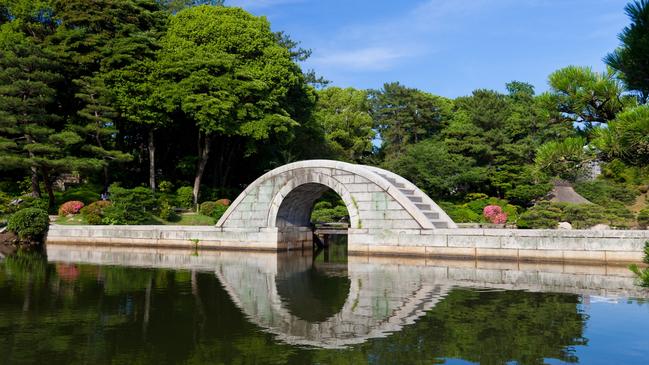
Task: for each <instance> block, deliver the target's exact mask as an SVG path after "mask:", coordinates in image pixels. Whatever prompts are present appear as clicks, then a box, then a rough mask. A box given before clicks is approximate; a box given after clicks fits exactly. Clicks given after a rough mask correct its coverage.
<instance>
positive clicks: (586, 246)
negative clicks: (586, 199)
mask: <svg viewBox="0 0 649 365" xmlns="http://www.w3.org/2000/svg"><path fill="white" fill-rule="evenodd" d="M293 236H295V237H293ZM298 236H299V237H298ZM288 238H289V237H286V235H285V234H284V233H281V232H278V230H277V229H276V228H262V229H258V230H256V231H252V230H244V229H242V230H240V231H239V230H232V229H230V230H226V229H223V228H216V227H209V226H203V227H190V226H62V225H52V226H51V227H50V231H49V233H48V237H47V242H52V243H57V242H58V243H70V244H81V245H111V246H136V247H185V248H191V247H194V246H198V247H200V248H209V249H248V250H273V251H277V250H286V249H301V248H305V247H310V242H311V232H308V231H304V232H302V231H300V232H298V231H295V232H293V233H292V234H291V237H290V240H289V239H288ZM196 240H198V243H197V244H196V243H195V242H196ZM647 240H649V230H647V231H623V230H606V231H590V230H565V231H563V230H516V229H437V230H403V231H399V232H398V233H396V232H395V231H393V230H383V231H381V230H377V229H350V230H349V231H348V245H349V252H350V253H352V254H370V255H372V254H376V255H410V256H429V257H452V258H476V259H477V258H480V259H496V260H519V261H554V262H563V261H567V262H602V263H604V262H606V263H631V262H641V261H642V259H643V249H644V244H645V242H646V241H647ZM289 241H290V242H289Z"/></svg>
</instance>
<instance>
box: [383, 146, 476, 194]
mask: <svg viewBox="0 0 649 365" xmlns="http://www.w3.org/2000/svg"><path fill="white" fill-rule="evenodd" d="M473 165H474V161H473V160H472V159H471V158H469V157H465V156H462V155H459V154H454V153H450V152H449V151H448V150H447V148H446V146H445V145H444V143H442V142H439V141H435V140H432V139H428V140H425V141H422V142H419V143H416V144H413V145H410V146H408V147H407V148H406V149H405V150H404V152H403V153H402V154H400V155H393V156H392V157H390V158H389V159H388V160H387V161H386V162H385V163H384V167H385V168H386V169H388V170H390V171H394V172H395V173H397V174H399V175H401V176H403V177H405V178H406V179H408V180H410V181H412V182H413V183H414V184H415V185H417V186H418V187H420V188H421V189H423V190H424V191H425V192H426V193H427V194H428V195H430V196H431V197H448V196H451V195H453V194H456V193H457V192H458V191H461V190H464V187H465V184H466V183H467V182H468V181H471V180H473V181H475V182H478V181H484V179H483V178H481V177H480V175H481V174H480V172H479V171H478V170H476V169H472V166H473Z"/></svg>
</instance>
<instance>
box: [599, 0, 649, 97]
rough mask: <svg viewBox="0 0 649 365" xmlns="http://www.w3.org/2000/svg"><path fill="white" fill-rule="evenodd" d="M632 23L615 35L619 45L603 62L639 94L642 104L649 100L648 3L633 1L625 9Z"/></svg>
mask: <svg viewBox="0 0 649 365" xmlns="http://www.w3.org/2000/svg"><path fill="white" fill-rule="evenodd" d="M625 11H626V14H627V15H628V17H629V19H631V24H630V25H629V26H627V27H625V28H624V29H623V30H622V33H620V35H619V36H618V37H619V38H620V41H621V42H622V44H621V46H620V47H619V48H618V49H616V50H615V51H613V52H612V53H609V54H608V55H607V56H606V57H605V58H604V62H606V64H608V65H609V66H610V67H612V68H613V69H615V70H616V71H619V72H620V73H621V75H620V76H621V78H622V80H623V81H624V83H625V85H626V87H627V89H629V90H634V91H636V92H637V93H638V96H639V99H640V101H641V102H642V103H646V102H647V100H648V98H649V0H634V1H632V2H630V3H628V4H627V5H626V7H625Z"/></svg>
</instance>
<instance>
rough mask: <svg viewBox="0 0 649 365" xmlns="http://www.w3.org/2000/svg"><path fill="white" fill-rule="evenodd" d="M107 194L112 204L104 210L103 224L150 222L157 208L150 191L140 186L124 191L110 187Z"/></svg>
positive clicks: (114, 186)
mask: <svg viewBox="0 0 649 365" xmlns="http://www.w3.org/2000/svg"><path fill="white" fill-rule="evenodd" d="M109 193H110V200H111V202H112V203H113V204H111V205H110V206H107V207H105V208H104V214H103V215H104V217H103V218H102V222H103V223H104V224H142V223H145V222H147V221H148V220H150V218H151V214H152V213H153V211H154V209H155V208H156V207H157V201H156V199H155V195H154V194H153V192H152V191H151V189H148V188H145V187H142V186H139V187H136V188H133V189H125V188H122V187H120V186H117V185H111V187H110V189H109Z"/></svg>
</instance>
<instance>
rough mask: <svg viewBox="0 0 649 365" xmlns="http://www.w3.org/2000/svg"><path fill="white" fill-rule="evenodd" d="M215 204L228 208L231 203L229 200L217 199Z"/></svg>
mask: <svg viewBox="0 0 649 365" xmlns="http://www.w3.org/2000/svg"><path fill="white" fill-rule="evenodd" d="M215 203H216V204H218V205H223V206H224V207H229V206H230V204H231V203H232V201H231V200H230V199H219V200H217V201H216V202H215Z"/></svg>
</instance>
